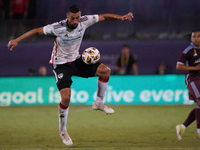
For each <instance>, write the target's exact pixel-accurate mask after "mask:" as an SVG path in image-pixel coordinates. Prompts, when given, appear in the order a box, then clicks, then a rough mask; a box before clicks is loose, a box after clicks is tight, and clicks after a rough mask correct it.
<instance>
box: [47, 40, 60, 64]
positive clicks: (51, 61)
mask: <svg viewBox="0 0 200 150" xmlns="http://www.w3.org/2000/svg"><path fill="white" fill-rule="evenodd" d="M56 38H57V37H56V36H55V39H54V40H55V44H56V46H55V51H56V52H55V55H54V54H52V56H51V60H50V61H49V64H53V60H54V56H56V55H57V52H58V43H57V39H56Z"/></svg>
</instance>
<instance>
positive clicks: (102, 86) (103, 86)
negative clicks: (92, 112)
mask: <svg viewBox="0 0 200 150" xmlns="http://www.w3.org/2000/svg"><path fill="white" fill-rule="evenodd" d="M107 87H108V82H102V81H99V80H98V81H97V97H96V99H95V103H96V104H97V105H99V106H100V105H102V104H103V100H104V97H105V95H106V90H107Z"/></svg>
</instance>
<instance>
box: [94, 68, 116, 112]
mask: <svg viewBox="0 0 200 150" xmlns="http://www.w3.org/2000/svg"><path fill="white" fill-rule="evenodd" d="M95 76H98V77H99V79H98V81H97V96H96V99H95V101H94V103H93V105H92V108H93V110H101V111H103V112H104V113H106V114H112V113H114V110H113V109H112V108H110V107H108V106H107V105H106V104H104V103H103V100H104V97H105V95H106V90H107V87H108V81H109V78H110V68H109V67H107V66H106V65H104V64H100V65H99V66H98V68H97V71H96V73H95Z"/></svg>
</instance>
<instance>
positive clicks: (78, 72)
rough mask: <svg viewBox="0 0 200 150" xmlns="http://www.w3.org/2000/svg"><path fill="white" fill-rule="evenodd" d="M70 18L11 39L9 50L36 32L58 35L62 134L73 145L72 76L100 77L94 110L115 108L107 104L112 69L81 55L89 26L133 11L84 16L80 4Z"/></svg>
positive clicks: (56, 71)
mask: <svg viewBox="0 0 200 150" xmlns="http://www.w3.org/2000/svg"><path fill="white" fill-rule="evenodd" d="M66 16H67V19H65V20H62V21H60V22H56V23H53V24H50V25H46V26H44V27H41V28H35V29H33V30H30V31H28V32H26V33H25V34H23V35H21V36H20V37H18V38H16V39H14V40H11V41H9V43H8V49H10V50H13V48H14V47H15V46H17V44H18V43H19V42H20V41H22V40H23V39H26V38H28V37H31V36H33V35H35V34H45V35H54V36H55V41H54V47H53V52H52V57H51V60H50V63H51V64H52V66H53V72H54V74H55V78H56V84H57V87H58V89H59V91H60V95H61V102H60V104H59V107H58V111H59V134H60V137H61V139H62V141H63V143H64V144H65V145H67V146H71V145H72V144H73V142H72V140H71V138H70V137H69V135H68V133H67V128H66V125H67V116H68V111H69V103H70V97H71V89H70V87H71V84H72V79H71V77H72V76H74V75H75V76H79V77H85V78H87V77H93V76H98V77H99V78H98V81H97V96H96V99H95V102H94V103H93V105H92V109H93V110H101V111H103V112H104V113H106V114H112V113H114V110H113V109H112V108H110V107H108V106H107V105H106V104H104V103H103V100H104V97H105V93H106V90H107V86H108V80H109V77H110V68H109V67H107V66H106V65H104V64H102V63H100V62H97V63H96V64H93V65H86V64H85V63H84V62H83V61H82V58H81V55H80V54H79V48H80V45H81V41H82V39H83V35H84V32H85V30H86V28H88V27H89V26H91V25H93V24H95V23H97V22H100V21H104V20H122V21H124V20H130V21H131V20H132V18H133V14H132V13H131V12H130V13H128V14H126V15H124V16H121V15H116V14H101V15H97V14H96V15H85V16H81V10H80V7H79V6H78V5H72V6H70V7H69V9H68V12H67V14H66Z"/></svg>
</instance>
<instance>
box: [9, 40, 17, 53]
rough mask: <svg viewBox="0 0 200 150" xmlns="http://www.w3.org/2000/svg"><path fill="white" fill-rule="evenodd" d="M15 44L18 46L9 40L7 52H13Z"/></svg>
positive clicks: (15, 42)
mask: <svg viewBox="0 0 200 150" xmlns="http://www.w3.org/2000/svg"><path fill="white" fill-rule="evenodd" d="M17 44H18V42H17V41H16V40H10V41H9V42H8V45H7V46H8V49H9V50H11V51H12V50H13V48H14V47H15V46H17Z"/></svg>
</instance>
